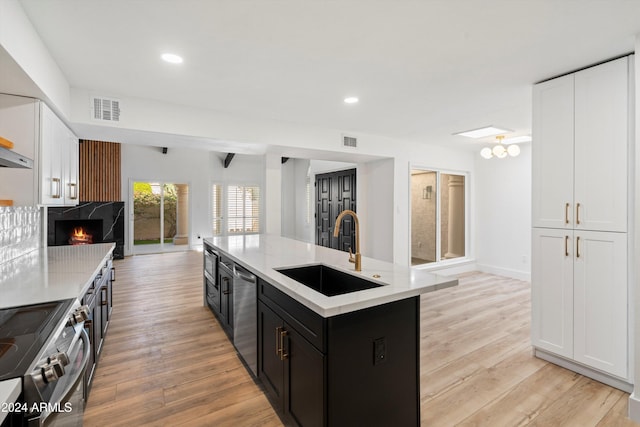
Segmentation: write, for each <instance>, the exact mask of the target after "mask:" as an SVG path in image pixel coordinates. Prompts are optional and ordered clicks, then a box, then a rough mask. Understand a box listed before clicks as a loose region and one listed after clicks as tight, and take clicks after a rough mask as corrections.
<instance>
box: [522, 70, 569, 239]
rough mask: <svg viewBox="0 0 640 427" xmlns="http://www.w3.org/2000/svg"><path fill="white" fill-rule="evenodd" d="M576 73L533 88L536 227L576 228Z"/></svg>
mask: <svg viewBox="0 0 640 427" xmlns="http://www.w3.org/2000/svg"><path fill="white" fill-rule="evenodd" d="M573 83H574V78H573V75H568V76H564V77H559V78H557V79H553V80H549V81H547V82H544V83H540V84H537V85H535V86H534V88H533V143H532V144H533V151H532V172H533V188H532V203H533V206H532V208H533V218H532V220H533V226H534V227H551V228H573V113H574V91H573Z"/></svg>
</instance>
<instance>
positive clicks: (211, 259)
mask: <svg viewBox="0 0 640 427" xmlns="http://www.w3.org/2000/svg"><path fill="white" fill-rule="evenodd" d="M203 269H204V275H203V280H204V292H205V302H206V304H207V305H208V306H209V308H210V309H211V311H212V312H213V314H214V315H215V316H216V317H217V318H218V320H219V321H220V325H221V326H222V329H224V331H225V332H226V333H227V335H228V336H229V337H230V338H231V339H233V261H231V260H230V259H228V258H227V257H224V256H221V255H220V254H219V253H218V252H217V251H216V250H214V249H213V248H212V247H211V246H209V245H208V244H206V243H205V245H204V259H203Z"/></svg>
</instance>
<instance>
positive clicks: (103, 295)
mask: <svg viewBox="0 0 640 427" xmlns="http://www.w3.org/2000/svg"><path fill="white" fill-rule="evenodd" d="M100 293H101V294H102V295H101V297H102V301H101V302H100V305H107V304H108V303H109V301H107V288H102V289H100Z"/></svg>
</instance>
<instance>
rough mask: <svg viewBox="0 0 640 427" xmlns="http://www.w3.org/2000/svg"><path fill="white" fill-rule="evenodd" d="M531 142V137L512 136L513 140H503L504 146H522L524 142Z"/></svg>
mask: <svg viewBox="0 0 640 427" xmlns="http://www.w3.org/2000/svg"><path fill="white" fill-rule="evenodd" d="M529 141H531V137H530V136H529V135H522V136H512V137H511V138H505V139H503V140H502V142H503V143H504V144H520V143H522V142H529Z"/></svg>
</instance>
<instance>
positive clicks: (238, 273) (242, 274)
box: [233, 264, 256, 283]
mask: <svg viewBox="0 0 640 427" xmlns="http://www.w3.org/2000/svg"><path fill="white" fill-rule="evenodd" d="M233 277H235V278H237V279H241V280H242V281H244V282H249V283H256V276H255V274H251V273H250V272H248V271H247V270H245V269H244V268H241V267H238V266H237V265H235V264H234V266H233Z"/></svg>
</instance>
